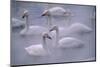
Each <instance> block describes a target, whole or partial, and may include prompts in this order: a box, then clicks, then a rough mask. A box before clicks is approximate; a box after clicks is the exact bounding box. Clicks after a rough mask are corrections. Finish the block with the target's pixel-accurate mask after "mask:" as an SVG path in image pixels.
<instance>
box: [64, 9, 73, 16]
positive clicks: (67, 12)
mask: <svg viewBox="0 0 100 67" xmlns="http://www.w3.org/2000/svg"><path fill="white" fill-rule="evenodd" d="M64 16H74V15H73V14H72V13H71V11H70V9H67V10H66V11H65V12H64Z"/></svg>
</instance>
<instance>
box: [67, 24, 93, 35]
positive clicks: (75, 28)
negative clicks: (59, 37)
mask: <svg viewBox="0 0 100 67" xmlns="http://www.w3.org/2000/svg"><path fill="white" fill-rule="evenodd" d="M91 31H92V29H91V28H90V27H88V26H86V25H84V24H81V23H75V24H72V25H71V26H70V27H69V28H68V29H67V34H68V33H69V34H71V33H73V34H77V33H78V34H83V33H89V32H91Z"/></svg>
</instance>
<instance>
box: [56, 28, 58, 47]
mask: <svg viewBox="0 0 100 67" xmlns="http://www.w3.org/2000/svg"><path fill="white" fill-rule="evenodd" d="M58 41H59V29H58V27H57V29H56V45H58Z"/></svg>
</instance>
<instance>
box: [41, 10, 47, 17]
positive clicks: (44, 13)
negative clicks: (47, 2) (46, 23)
mask: <svg viewBox="0 0 100 67" xmlns="http://www.w3.org/2000/svg"><path fill="white" fill-rule="evenodd" d="M41 16H49V11H48V10H45V11H44V12H43V13H42V15H41Z"/></svg>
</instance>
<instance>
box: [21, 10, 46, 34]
mask: <svg viewBox="0 0 100 67" xmlns="http://www.w3.org/2000/svg"><path fill="white" fill-rule="evenodd" d="M28 16H29V14H28V11H27V10H26V11H24V13H23V16H22V18H25V20H26V22H25V28H24V29H23V30H22V31H21V32H20V34H21V35H41V34H42V33H43V32H45V31H47V29H46V28H45V27H42V26H29V24H28Z"/></svg>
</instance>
